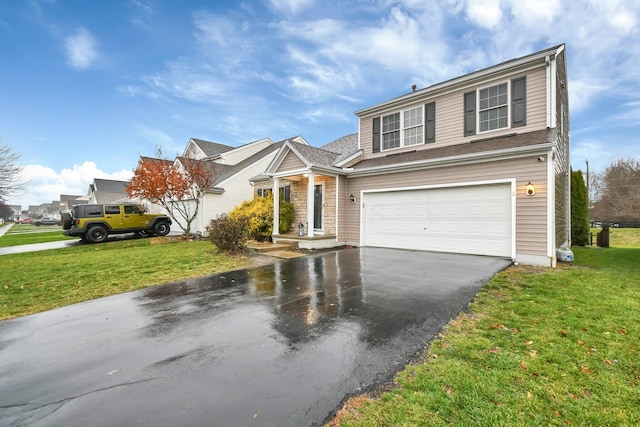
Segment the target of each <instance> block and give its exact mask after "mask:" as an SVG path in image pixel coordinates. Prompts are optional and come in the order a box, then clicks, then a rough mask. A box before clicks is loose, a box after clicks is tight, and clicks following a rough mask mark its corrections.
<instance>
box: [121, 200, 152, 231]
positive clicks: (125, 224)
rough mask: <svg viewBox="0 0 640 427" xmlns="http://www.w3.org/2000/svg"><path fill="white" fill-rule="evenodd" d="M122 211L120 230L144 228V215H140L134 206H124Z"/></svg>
mask: <svg viewBox="0 0 640 427" xmlns="http://www.w3.org/2000/svg"><path fill="white" fill-rule="evenodd" d="M122 209H123V210H124V212H123V215H122V225H121V228H126V229H138V230H139V229H140V228H143V227H145V225H146V224H145V223H144V222H145V221H144V218H143V217H144V215H140V214H141V212H140V210H139V209H138V207H137V206H135V205H124V206H122Z"/></svg>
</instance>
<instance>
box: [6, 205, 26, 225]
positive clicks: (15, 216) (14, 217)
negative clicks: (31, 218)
mask: <svg viewBox="0 0 640 427" xmlns="http://www.w3.org/2000/svg"><path fill="white" fill-rule="evenodd" d="M9 208H10V209H11V211H12V214H11V216H10V217H9V221H19V220H21V219H22V218H28V217H26V216H23V215H22V206H20V205H9Z"/></svg>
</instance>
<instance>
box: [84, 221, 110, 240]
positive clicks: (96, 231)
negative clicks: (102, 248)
mask: <svg viewBox="0 0 640 427" xmlns="http://www.w3.org/2000/svg"><path fill="white" fill-rule="evenodd" d="M86 237H87V241H89V243H102V242H104V241H105V240H107V229H106V228H104V227H103V226H101V225H94V226H92V227H91V228H90V229H89V230H87V234H86Z"/></svg>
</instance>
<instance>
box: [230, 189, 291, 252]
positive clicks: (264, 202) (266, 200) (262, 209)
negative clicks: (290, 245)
mask: <svg viewBox="0 0 640 427" xmlns="http://www.w3.org/2000/svg"><path fill="white" fill-rule="evenodd" d="M293 216H294V210H293V205H292V204H291V203H288V202H285V201H284V200H280V218H279V223H278V226H279V228H280V231H281V232H282V233H286V232H287V231H289V229H290V228H291V221H293ZM229 217H230V218H232V219H235V218H244V219H245V220H246V222H247V227H248V232H249V236H251V237H252V238H253V239H255V240H257V241H263V240H268V239H269V237H270V236H271V234H273V196H272V195H268V196H267V197H257V198H255V199H253V200H246V201H244V202H242V204H240V206H238V207H236V208H235V209H234V210H232V211H231V213H230V214H229Z"/></svg>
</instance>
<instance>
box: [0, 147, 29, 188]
mask: <svg viewBox="0 0 640 427" xmlns="http://www.w3.org/2000/svg"><path fill="white" fill-rule="evenodd" d="M19 159H20V156H19V155H17V154H16V153H14V152H13V150H11V148H9V147H8V146H6V145H4V144H3V145H0V200H1V201H6V200H7V198H8V197H10V196H13V195H15V194H16V193H17V192H18V191H19V190H20V189H21V188H22V187H23V186H24V184H23V183H21V182H20V181H19V180H20V172H21V171H22V167H21V166H18V164H17V163H18V160H19Z"/></svg>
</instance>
